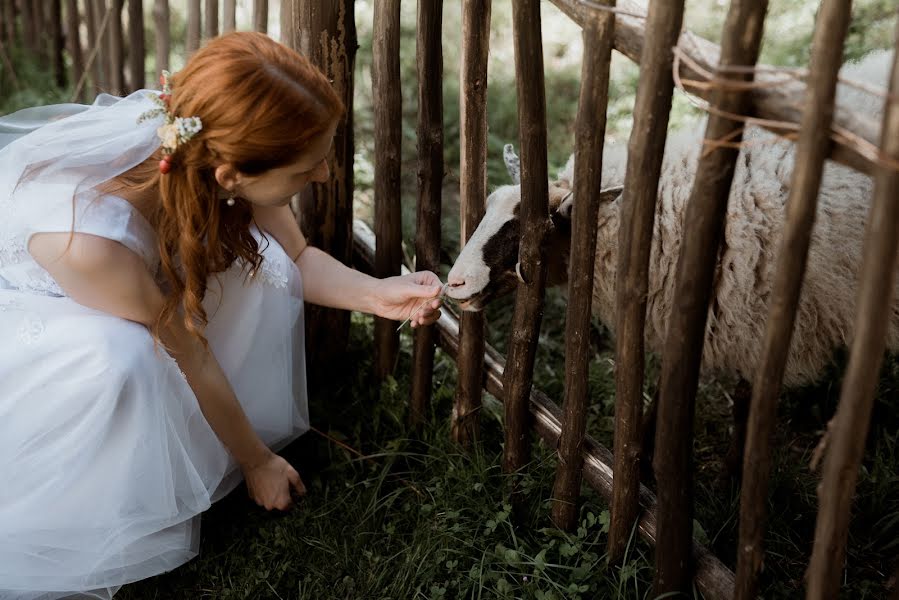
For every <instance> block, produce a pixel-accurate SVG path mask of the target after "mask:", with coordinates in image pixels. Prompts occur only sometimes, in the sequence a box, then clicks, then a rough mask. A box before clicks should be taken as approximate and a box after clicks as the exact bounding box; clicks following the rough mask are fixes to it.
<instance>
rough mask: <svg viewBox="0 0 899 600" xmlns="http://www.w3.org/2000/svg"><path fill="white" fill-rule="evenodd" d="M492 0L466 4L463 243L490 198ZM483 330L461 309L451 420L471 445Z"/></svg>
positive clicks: (474, 315) (478, 316)
mask: <svg viewBox="0 0 899 600" xmlns="http://www.w3.org/2000/svg"><path fill="white" fill-rule="evenodd" d="M491 4H492V2H491V0H465V1H464V2H463V4H462V69H461V72H460V77H461V78H462V81H461V84H460V86H459V110H460V115H459V120H460V130H461V140H460V142H461V147H462V153H461V161H460V165H459V186H460V190H459V211H460V213H461V215H460V216H461V219H460V223H461V225H462V231H461V238H462V239H461V242H462V245H463V246H464V245H465V244H466V243H467V242H468V239H469V238H470V237H471V235H472V234H473V233H474V231H475V229H477V227H478V224H479V223H480V222H481V219H482V218H484V200H485V199H486V198H487V57H488V54H489V50H490V14H491V8H492V6H491ZM484 333H485V332H484V313H482V312H463V313H462V315H461V317H460V319H459V354H458V357H457V359H456V364H457V365H458V369H459V379H458V382H457V384H456V394H455V401H454V405H453V420H452V424H451V435H452V438H453V440H454V441H456V442H457V443H459V444H461V445H462V446H470V445H471V444H473V443H474V442H476V441H477V440H478V438H479V436H480V423H481V421H480V408H481V393H482V391H481V386H482V383H483V380H484V348H485V343H486V342H485V339H484Z"/></svg>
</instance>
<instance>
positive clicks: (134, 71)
mask: <svg viewBox="0 0 899 600" xmlns="http://www.w3.org/2000/svg"><path fill="white" fill-rule="evenodd" d="M157 35H158V32H157ZM128 41H129V48H130V51H129V53H128V61H129V67H128V70H129V72H130V74H131V80H130V86H131V89H130V90H129V91H134V90H141V89H144V88H145V87H147V68H146V58H147V48H146V42H145V40H144V2H143V0H128Z"/></svg>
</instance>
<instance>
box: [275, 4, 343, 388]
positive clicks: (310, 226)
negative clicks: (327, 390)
mask: <svg viewBox="0 0 899 600" xmlns="http://www.w3.org/2000/svg"><path fill="white" fill-rule="evenodd" d="M281 18H282V20H281V22H282V30H281V34H282V41H283V42H284V43H286V44H287V45H289V46H291V47H293V48H294V49H296V50H298V51H299V52H301V53H302V54H304V55H305V56H307V57H308V58H309V60H310V61H312V63H313V64H315V65H316V66H317V67H318V68H319V69H321V70H322V72H323V73H324V74H325V76H326V77H328V79H330V80H331V81H332V85H333V86H334V89H335V91H336V92H337V94H338V95H339V96H340V97H341V98H342V99H343V103H344V106H345V107H346V113H344V117H343V119H342V120H341V121H340V123H338V126H337V131H336V133H335V136H334V144H333V146H332V148H331V150H330V153H329V155H328V166H329V168H330V170H331V177H330V179H329V181H327V182H325V183H322V184H315V185H312V186H309V187H307V188H306V190H304V191H303V193H302V194H301V196H300V201H299V212H298V218H299V221H300V226H301V227H302V228H303V232H304V234H305V235H306V237H307V239H308V240H309V242H310V243H311V244H313V245H315V246H316V247H318V248H320V249H322V250H324V251H325V252H328V253H329V254H331V256H334V257H335V258H337V259H338V260H340V261H341V262H343V263H345V264H349V263H350V258H351V256H352V235H353V234H352V219H353V89H354V88H353V67H354V64H355V58H356V22H355V19H354V16H353V3H352V0H340V1H339V2H336V1H335V2H327V3H322V2H316V1H312V0H301V1H297V0H290V1H284V2H282V4H281ZM349 325H350V313H349V312H348V311H342V310H335V309H329V308H322V307H318V306H312V305H310V306H307V307H306V344H307V347H308V348H310V349H312V348H314V352H312V351H310V352H308V353H307V360H309V365H310V368H309V369H308V370H307V372H309V373H312V374H313V377H311V378H310V381H311V383H315V381H314V379H315V377H319V376H321V377H325V376H328V374H329V373H332V372H333V371H334V366H335V365H342V364H343V360H342V359H341V357H342V356H343V354H344V353H345V351H346V345H347V342H348V339H349Z"/></svg>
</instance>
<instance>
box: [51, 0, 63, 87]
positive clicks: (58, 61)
mask: <svg viewBox="0 0 899 600" xmlns="http://www.w3.org/2000/svg"><path fill="white" fill-rule="evenodd" d="M48 17H49V21H50V48H51V56H52V60H51V62H52V63H53V74H54V75H55V77H56V86H57V87H60V88H62V87H65V85H66V63H65V59H64V57H63V51H64V50H65V44H66V42H65V37H64V36H63V29H62V0H50V14H49V15H48Z"/></svg>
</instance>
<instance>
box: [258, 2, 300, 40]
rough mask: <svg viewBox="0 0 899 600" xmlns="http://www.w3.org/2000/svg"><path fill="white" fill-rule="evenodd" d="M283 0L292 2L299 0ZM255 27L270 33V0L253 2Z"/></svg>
mask: <svg viewBox="0 0 899 600" xmlns="http://www.w3.org/2000/svg"><path fill="white" fill-rule="evenodd" d="M281 1H282V2H285V3H288V4H291V3H293V2H296V1H297V0H281ZM282 10H283V8H282ZM253 29H255V30H256V31H261V32H262V33H268V0H255V2H254V3H253ZM282 35H283V32H282Z"/></svg>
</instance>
